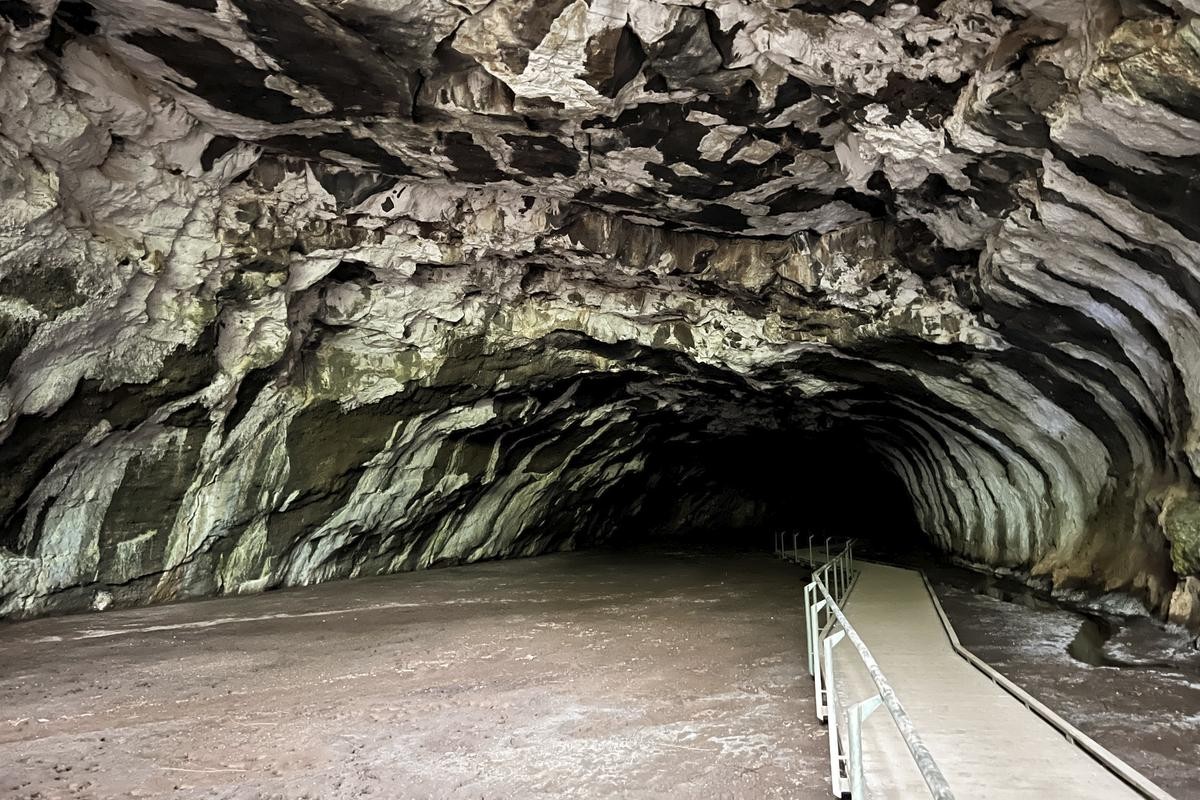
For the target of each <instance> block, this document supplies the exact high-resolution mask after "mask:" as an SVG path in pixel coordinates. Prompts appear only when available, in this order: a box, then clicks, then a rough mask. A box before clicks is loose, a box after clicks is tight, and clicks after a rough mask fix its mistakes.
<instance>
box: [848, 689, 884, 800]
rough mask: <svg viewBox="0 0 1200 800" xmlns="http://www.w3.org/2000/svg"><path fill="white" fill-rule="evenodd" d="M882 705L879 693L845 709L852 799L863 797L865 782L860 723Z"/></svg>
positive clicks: (857, 799)
mask: <svg viewBox="0 0 1200 800" xmlns="http://www.w3.org/2000/svg"><path fill="white" fill-rule="evenodd" d="M881 705H883V698H882V697H880V696H879V695H873V696H871V697H868V698H867V699H866V700H863V701H862V702H861V703H855V704H854V705H852V706H850V708H849V709H847V710H846V749H847V750H848V751H849V754H848V755H849V761H850V763H849V764H848V768H847V770H846V772H848V773H849V778H850V797H851V798H854V800H861V798H862V797H864V795H865V792H864V789H865V786H864V784H865V783H866V781H865V779H864V776H863V763H862V724H863V721H864V720H865V719H866V718H867V717H869V716H871V712H873V711H874V710H875V709H877V708H879V706H881Z"/></svg>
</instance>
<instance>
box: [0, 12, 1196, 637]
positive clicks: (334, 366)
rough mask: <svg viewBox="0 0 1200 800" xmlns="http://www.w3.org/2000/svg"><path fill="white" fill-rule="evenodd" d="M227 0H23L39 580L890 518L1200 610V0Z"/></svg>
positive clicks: (9, 601) (24, 202) (276, 576)
mask: <svg viewBox="0 0 1200 800" xmlns="http://www.w3.org/2000/svg"><path fill="white" fill-rule="evenodd" d="M225 5H228V8H226V7H225ZM225 5H222V7H221V8H220V9H218V8H215V7H209V4H206V3H175V4H169V3H156V4H154V7H155V9H156V10H155V11H154V14H153V15H151V16H149V17H147V16H146V15H145V14H143V13H142V11H144V9H143V8H142V4H139V3H136V2H121V3H118V2H115V0H89V1H88V2H56V0H15V2H9V3H7V4H4V6H3V8H0V36H2V37H3V45H2V46H3V54H4V60H3V63H2V64H0V112H2V115H0V117H2V122H0V169H2V170H3V177H4V181H3V182H2V183H0V209H3V215H4V217H5V219H6V220H11V222H6V223H5V225H4V227H3V228H2V229H0V373H2V375H3V383H2V384H0V473H2V474H3V476H4V480H3V481H0V615H4V616H21V615H31V614H38V613H44V612H49V611H65V610H73V609H80V608H85V607H87V606H88V605H89V604H90V603H91V602H92V600H93V598H94V597H95V596H96V593H97V592H105V593H111V594H112V595H114V596H115V598H116V599H117V601H118V602H122V603H141V602H152V601H164V600H170V599H177V598H184V597H194V596H201V595H209V594H227V593H238V592H249V591H258V590H263V589H267V588H272V587H276V586H285V585H297V584H305V583H312V582H316V581H322V580H328V579H333V578H342V577H352V576H358V575H369V574H380V573H388V572H394V571H399V570H408V569H417V568H423V567H429V566H436V565H440V564H447V563H460V562H469V561H475V560H480V559H486V558H497V557H508V556H521V555H533V554H537V553H542V552H549V551H552V550H557V549H563V548H572V547H583V546H589V545H593V544H598V543H601V542H606V541H614V540H618V539H620V538H621V535H623V534H624V533H627V532H631V531H642V530H646V531H652V530H655V531H667V532H670V531H674V532H676V533H680V534H683V533H686V534H688V535H690V536H693V538H703V536H705V535H708V534H711V533H723V534H727V535H734V534H735V533H736V532H737V531H745V530H752V529H762V528H765V527H772V526H777V525H785V526H787V527H789V528H794V527H803V528H806V529H813V530H816V529H828V528H829V527H832V526H834V525H839V526H840V527H842V528H845V527H847V526H848V525H854V524H858V525H859V526H861V527H862V528H866V529H877V528H883V527H889V526H890V527H891V528H893V529H894V530H895V533H896V536H897V537H898V538H897V540H898V541H902V542H905V543H907V544H908V545H912V543H913V542H915V541H916V540H917V539H916V538H914V537H917V538H920V540H921V541H924V542H928V543H929V544H931V545H932V546H934V547H936V548H937V549H938V550H940V551H942V552H945V553H951V554H954V555H957V556H960V557H962V558H964V559H967V560H970V561H974V562H977V563H981V564H987V565H992V566H1008V567H1014V568H1021V569H1027V570H1031V571H1033V572H1034V573H1037V574H1046V575H1050V576H1051V577H1052V578H1053V580H1054V582H1055V583H1056V584H1058V585H1060V586H1061V585H1081V586H1090V587H1096V588H1104V589H1119V590H1123V591H1128V592H1132V593H1134V594H1137V595H1138V596H1140V597H1141V598H1142V599H1144V600H1145V601H1146V603H1147V604H1148V605H1149V606H1150V607H1151V608H1153V609H1154V610H1156V611H1157V612H1159V613H1160V614H1162V615H1170V616H1171V617H1172V618H1173V619H1175V620H1176V621H1179V622H1182V623H1185V624H1189V625H1193V626H1197V625H1200V483H1198V481H1197V476H1198V474H1200V449H1198V446H1197V442H1198V441H1200V422H1198V419H1197V415H1196V413H1195V409H1196V408H1197V407H1200V255H1198V253H1200V245H1198V244H1197V242H1200V224H1198V223H1197V220H1196V215H1195V213H1194V209H1195V208H1196V207H1198V205H1200V197H1198V191H1200V190H1198V188H1197V187H1198V186H1200V184H1198V182H1197V175H1200V170H1198V169H1197V167H1198V166H1200V162H1198V161H1197V158H1200V146H1197V145H1196V142H1197V141H1200V115H1198V114H1197V111H1196V109H1197V108H1200V103H1198V102H1197V98H1200V78H1198V77H1197V76H1200V55H1198V53H1200V50H1198V49H1197V46H1196V42H1197V41H1198V38H1197V37H1198V36H1200V34H1198V33H1197V30H1198V29H1197V24H1198V23H1197V21H1196V20H1197V17H1196V9H1195V8H1194V7H1192V5H1193V4H1189V3H1188V2H1172V3H1168V4H1166V5H1160V4H1145V3H1139V2H1129V3H1122V4H1119V5H1118V4H1111V3H1109V4H1102V5H1103V8H1101V9H1100V10H1099V11H1097V13H1095V14H1091V15H1076V14H1070V15H1067V14H1064V13H1063V11H1062V9H1060V8H1058V7H1057V6H1055V7H1049V6H1045V7H1043V6H1034V5H1031V4H1028V3H1023V2H1006V3H999V4H990V5H989V4H982V5H981V4H979V3H973V2H958V0H946V2H942V3H921V4H918V6H910V5H907V4H877V5H879V7H878V8H874V7H872V8H867V7H865V6H862V5H861V4H858V3H851V4H844V3H841V4H840V3H827V4H822V5H821V7H820V8H817V7H816V6H813V5H812V4H809V5H802V6H799V7H796V8H792V9H777V8H774V7H771V6H768V5H755V4H730V3H722V2H719V0H706V2H704V3H702V4H701V6H697V7H695V8H684V7H681V6H673V5H663V6H659V5H657V4H656V3H654V2H650V3H648V4H647V3H642V4H639V5H638V6H637V7H636V8H634V7H632V6H631V7H630V8H629V9H627V10H626V11H625V12H623V14H624V15H623V16H622V14H621V13H615V15H604V14H598V13H593V10H588V9H584V10H582V11H581V10H579V9H576V10H574V11H573V10H572V9H573V8H574V5H572V4H564V3H551V4H550V5H548V6H544V7H543V6H538V7H537V8H535V7H534V5H535V4H531V3H529V2H527V0H504V1H503V2H496V3H492V4H490V5H488V6H487V7H486V8H483V9H480V10H478V11H475V12H472V11H469V10H465V9H464V8H461V7H459V6H453V5H449V6H446V7H445V8H442V9H441V11H440V12H439V13H437V14H432V13H431V14H430V15H429V19H424V18H421V19H420V20H417V19H416V18H414V19H412V20H405V21H404V24H401V23H400V22H397V21H396V20H390V19H386V20H385V19H381V18H380V16H379V14H378V13H377V10H376V9H373V7H372V6H371V4H370V3H367V2H354V1H352V2H345V3H328V2H324V0H231V2H230V3H229V4H225ZM232 9H236V11H237V13H233V10H232ZM572 15H576V16H578V17H579V19H576V16H572ZM581 20H582V21H581ZM418 21H419V22H420V24H419V25H418V24H417V22H418ZM551 31H554V35H553V36H551V35H550V34H551ZM778 31H788V32H789V35H787V36H781V35H775V34H774V33H772V32H778ZM933 31H936V35H934V33H931V32H933ZM553 42H557V43H558V44H557V45H555V46H554V47H551V44H548V43H553ZM566 44H569V45H570V46H569V47H567V46H566ZM764 47H766V48H768V49H767V50H763V49H762V48H764ZM868 52H869V53H882V54H883V55H881V56H878V57H874V56H872V57H870V58H868V57H867V56H865V55H862V54H865V53H868ZM314 54H321V55H319V56H315V55H314ZM778 465H782V466H778ZM856 497H867V498H871V499H872V501H873V502H869V503H861V502H860V503H855V498H856ZM804 498H811V502H809V503H808V504H807V505H803V507H802V508H799V509H798V508H796V506H795V503H797V502H800V503H803V499H804ZM848 518H849V519H848ZM737 535H741V534H737ZM912 546H915V545H912Z"/></svg>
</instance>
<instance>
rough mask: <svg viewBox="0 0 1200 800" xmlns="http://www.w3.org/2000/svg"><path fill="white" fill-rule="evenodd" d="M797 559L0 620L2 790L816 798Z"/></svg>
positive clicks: (697, 562)
mask: <svg viewBox="0 0 1200 800" xmlns="http://www.w3.org/2000/svg"><path fill="white" fill-rule="evenodd" d="M801 579H802V573H800V572H799V571H798V570H797V568H795V567H794V566H788V565H785V564H783V563H781V562H779V561H775V560H773V559H771V558H770V557H769V556H766V555H736V554H729V553H708V554H691V553H672V552H666V551H656V552H640V551H639V552H634V553H606V552H585V553H568V554H560V555H553V556H544V557H541V558H535V559H525V560H517V561H503V562H491V563H486V564H477V565H472V566H467V567H460V568H454V569H442V570H432V571H426V572H420V573H409V574H404V575H397V576H391V577H385V578H371V579H363V580H355V581H342V582H336V583H328V584H324V585H321V586H315V587H309V588H304V589H297V590H288V591H282V592H272V593H268V594H265V595H258V596H251V597H240V598H227V599H220V600H210V601H203V602H194V603H185V604H177V605H169V606H157V607H150V608H142V609H131V610H123V611H109V612H105V613H103V614H91V615H82V616H73V617H60V618H51V619H42V620H35V621H31V622H24V623H17V624H10V625H7V626H4V627H0V796H3V797H16V798H35V797H36V798H57V797H63V798H68V797H76V798H78V797H89V798H107V797H205V798H343V797H364V796H365V797H370V796H377V797H387V798H393V797H395V798H399V797H406V798H419V797H439V798H441V797H464V798H465V797H470V798H481V797H482V798H502V797H504V798H507V797H512V798H525V797H536V796H553V797H588V798H595V797H617V796H619V797H656V798H657V797H663V796H670V797H695V798H718V797H799V798H809V797H812V798H818V797H822V798H823V797H825V796H827V794H828V790H827V789H826V782H827V776H826V775H825V772H824V770H825V768H826V767H825V764H826V762H825V760H824V759H825V758H826V757H827V753H826V750H825V748H826V742H825V738H824V730H823V728H821V727H820V726H819V725H818V724H817V722H816V720H815V717H814V713H813V707H812V698H811V694H812V692H811V687H810V686H808V685H807V681H806V680H802V675H803V674H804V667H803V655H804V641H803V628H802V624H803V623H802V619H801V618H802V614H801V613H800V612H799V611H798V607H799V605H800V604H799V603H798V602H797V601H798V598H799V592H800V585H801Z"/></svg>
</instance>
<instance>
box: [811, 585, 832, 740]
mask: <svg viewBox="0 0 1200 800" xmlns="http://www.w3.org/2000/svg"><path fill="white" fill-rule="evenodd" d="M827 604H828V601H826V600H818V601H817V602H816V603H814V604H813V607H812V616H811V617H810V618H809V624H810V625H812V626H813V631H814V633H813V637H814V638H813V645H814V647H813V660H812V662H813V686H814V687H815V690H816V700H817V719H819V720H820V721H821V722H824V721H825V718H826V713H825V685H824V683H823V682H822V680H821V645H822V644H823V642H824V639H823V637H822V636H821V626H820V624H819V621H820V619H821V609H823V608H825V606H826V605H827Z"/></svg>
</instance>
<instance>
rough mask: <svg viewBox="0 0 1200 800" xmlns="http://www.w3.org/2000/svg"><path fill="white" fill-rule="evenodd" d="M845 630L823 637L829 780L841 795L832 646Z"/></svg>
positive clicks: (843, 636) (838, 795)
mask: <svg viewBox="0 0 1200 800" xmlns="http://www.w3.org/2000/svg"><path fill="white" fill-rule="evenodd" d="M845 636H846V632H845V631H844V630H843V631H838V632H837V633H831V634H829V635H828V636H826V637H825V694H826V696H827V697H828V698H829V699H828V700H827V701H826V708H827V713H828V716H829V782H830V785H831V786H832V788H833V796H834V797H841V796H842V792H843V791H844V790H845V787H844V786H843V785H842V756H841V753H840V752H839V750H840V744H841V742H840V740H839V739H838V732H837V728H838V715H837V689H836V688H835V686H834V683H833V648H834V647H836V646H837V643H838V642H840V641H841V640H842V639H843V638H845Z"/></svg>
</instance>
